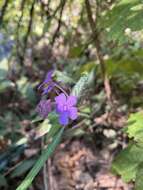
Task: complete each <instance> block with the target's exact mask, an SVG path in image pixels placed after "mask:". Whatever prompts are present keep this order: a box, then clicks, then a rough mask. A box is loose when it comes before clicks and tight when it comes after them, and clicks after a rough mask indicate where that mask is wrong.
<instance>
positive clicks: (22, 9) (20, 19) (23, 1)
mask: <svg viewBox="0 0 143 190" xmlns="http://www.w3.org/2000/svg"><path fill="white" fill-rule="evenodd" d="M25 3H26V0H22V1H21V6H20V11H21V15H20V17H19V20H18V23H17V29H16V49H17V57H18V58H20V57H21V53H20V52H19V45H20V40H19V29H20V25H21V22H22V19H23V15H24V7H25Z"/></svg>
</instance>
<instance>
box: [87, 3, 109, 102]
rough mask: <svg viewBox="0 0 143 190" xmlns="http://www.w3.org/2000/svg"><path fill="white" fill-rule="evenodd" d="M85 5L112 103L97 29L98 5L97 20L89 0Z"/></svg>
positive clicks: (106, 88) (105, 85) (106, 90)
mask: <svg viewBox="0 0 143 190" xmlns="http://www.w3.org/2000/svg"><path fill="white" fill-rule="evenodd" d="M85 6H86V12H87V16H88V20H89V24H90V28H91V31H92V37H93V40H94V44H95V47H96V56H97V59H98V61H99V64H100V68H101V73H102V77H103V81H104V88H105V93H106V96H107V99H108V101H109V102H110V103H111V102H112V101H111V87H110V82H109V79H108V76H107V73H106V68H105V63H104V59H103V56H102V53H101V52H102V50H101V46H100V44H101V43H100V35H99V31H98V29H97V16H98V12H97V10H98V7H97V8H96V20H94V19H93V16H92V10H91V5H90V2H89V0H85Z"/></svg>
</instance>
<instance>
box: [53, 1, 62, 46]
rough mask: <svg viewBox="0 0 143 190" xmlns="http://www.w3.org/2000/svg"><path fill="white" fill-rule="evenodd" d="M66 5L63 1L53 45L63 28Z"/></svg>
mask: <svg viewBox="0 0 143 190" xmlns="http://www.w3.org/2000/svg"><path fill="white" fill-rule="evenodd" d="M65 4H66V0H63V1H62V3H61V10H60V17H59V21H58V26H57V29H56V31H55V33H54V35H53V39H52V42H51V45H53V44H54V43H55V40H56V38H57V37H58V34H59V31H60V28H61V23H62V15H63V10H64V6H65Z"/></svg>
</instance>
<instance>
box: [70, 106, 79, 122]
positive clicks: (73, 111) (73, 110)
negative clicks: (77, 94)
mask: <svg viewBox="0 0 143 190" xmlns="http://www.w3.org/2000/svg"><path fill="white" fill-rule="evenodd" d="M69 117H70V118H71V119H72V120H75V119H76V118H77V108H76V107H71V108H70V110H69Z"/></svg>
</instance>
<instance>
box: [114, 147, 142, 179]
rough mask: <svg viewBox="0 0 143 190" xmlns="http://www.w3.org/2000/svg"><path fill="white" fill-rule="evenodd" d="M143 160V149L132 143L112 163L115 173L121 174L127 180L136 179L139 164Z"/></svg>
mask: <svg viewBox="0 0 143 190" xmlns="http://www.w3.org/2000/svg"><path fill="white" fill-rule="evenodd" d="M142 161H143V149H142V147H139V146H137V145H135V144H130V145H129V146H128V147H127V148H125V149H124V150H123V151H121V153H119V155H118V156H117V157H116V158H115V160H114V161H113V164H112V170H113V172H114V173H116V174H119V175H121V177H122V179H123V180H124V181H125V182H129V181H130V180H135V178H136V174H137V170H138V166H139V164H140V163H141V162H142Z"/></svg>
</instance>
